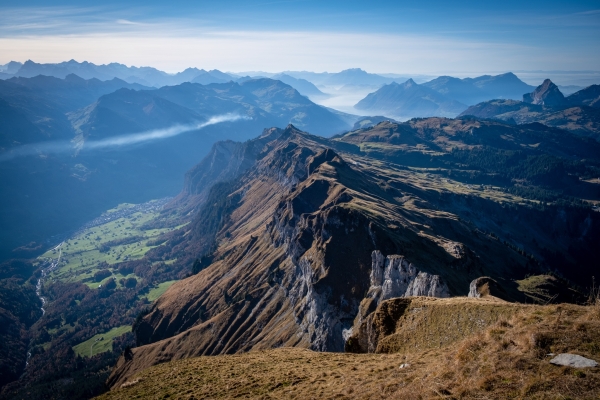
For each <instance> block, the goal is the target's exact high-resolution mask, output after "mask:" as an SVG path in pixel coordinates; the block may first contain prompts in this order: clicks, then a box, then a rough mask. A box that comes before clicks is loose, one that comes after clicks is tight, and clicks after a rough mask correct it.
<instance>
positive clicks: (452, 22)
mask: <svg viewBox="0 0 600 400" xmlns="http://www.w3.org/2000/svg"><path fill="white" fill-rule="evenodd" d="M492 3H493V4H492ZM27 59H32V60H34V61H36V62H60V61H65V60H69V59H76V60H77V61H84V60H87V61H91V62H94V63H109V62H115V61H116V62H121V63H124V64H127V65H136V66H143V65H150V66H154V67H157V68H160V69H163V70H166V71H169V72H177V71H180V70H182V69H184V68H186V67H190V66H195V67H198V68H205V69H212V68H218V69H220V70H223V71H248V70H263V71H282V70H311V71H330V72H335V71H340V70H342V69H346V68H352V67H360V68H363V69H366V70H368V71H369V72H380V73H384V72H390V73H405V74H442V73H444V74H446V73H454V74H456V75H473V74H477V73H493V72H505V71H520V70H521V71H522V70H566V71H581V70H594V71H597V70H600V1H598V0H596V1H570V2H567V1H523V0H521V1H494V2H488V1H481V0H479V1H463V2H448V1H427V0H421V1H373V0H372V1H349V0H345V1H326V0H319V1H312V0H306V1H302V0H296V1H294V0H288V1H286V0H280V1H278V0H272V1H270V0H262V1H261V0H255V1H252V0H250V1H248V0H246V1H228V0H221V1H196V2H192V1H190V2H177V1H164V0H162V1H153V0H145V1H130V2H128V3H127V5H126V6H124V5H123V3H122V2H111V0H109V1H105V2H98V1H97V0H95V1H62V2H61V1H54V2H53V1H48V0H46V1H28V0H19V1H14V0H2V2H1V5H0V64H4V63H6V62H8V61H10V60H17V61H25V60H27Z"/></svg>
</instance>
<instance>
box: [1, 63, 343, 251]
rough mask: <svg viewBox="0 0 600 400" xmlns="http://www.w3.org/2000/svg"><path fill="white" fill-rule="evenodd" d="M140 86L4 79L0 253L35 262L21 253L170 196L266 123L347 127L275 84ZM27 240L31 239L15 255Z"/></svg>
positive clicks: (323, 130) (331, 129)
mask: <svg viewBox="0 0 600 400" xmlns="http://www.w3.org/2000/svg"><path fill="white" fill-rule="evenodd" d="M211 73H212V74H214V71H211ZM140 88H142V87H141V86H139V85H137V84H129V83H126V82H124V81H121V80H118V79H113V80H110V81H99V80H96V79H91V80H84V79H81V78H79V77H76V76H74V75H69V76H67V77H66V78H65V79H58V78H54V77H45V76H36V77H34V78H12V79H9V80H7V81H0V113H1V116H2V119H3V124H2V126H0V146H1V147H2V150H3V152H2V153H1V154H2V156H3V157H4V159H3V160H2V161H1V162H0V178H1V179H2V182H3V185H4V189H5V190H6V193H10V194H11V195H10V196H4V197H3V198H2V200H1V201H0V203H1V204H0V205H1V210H2V212H0V226H1V227H2V228H1V229H0V238H1V239H2V240H1V243H2V244H1V246H0V254H1V256H0V257H2V258H8V257H11V256H19V255H21V256H31V255H32V254H33V253H31V252H29V250H27V249H38V250H37V251H39V249H41V247H39V246H40V244H41V243H42V241H44V240H47V239H48V238H50V237H51V236H53V235H57V234H59V233H65V232H67V231H69V230H72V229H76V228H77V227H78V226H79V225H81V224H82V223H84V222H85V221H87V220H90V219H93V218H94V217H95V216H97V215H98V214H99V213H101V212H102V211H104V210H106V209H108V208H110V207H114V206H115V205H117V204H119V203H123V202H136V203H139V202H144V201H147V200H150V199H153V198H161V197H166V196H171V195H174V194H176V193H177V191H178V190H179V189H180V188H181V184H182V179H183V174H184V172H185V171H186V170H188V169H189V168H190V167H191V166H193V165H194V164H195V163H197V161H198V159H200V158H201V157H203V156H204V155H205V154H206V153H207V152H208V150H209V149H210V146H211V145H212V144H213V143H214V142H215V141H217V140H219V139H224V138H228V139H235V140H246V139H248V138H249V137H251V136H254V135H255V134H256V132H260V131H262V129H263V128H264V127H265V126H274V125H280V126H281V125H283V126H285V125H287V124H288V123H295V124H297V125H298V126H302V127H303V128H304V129H310V130H313V131H315V132H317V133H319V134H322V135H332V134H335V133H339V132H340V131H343V130H346V129H349V128H350V127H351V126H352V123H350V122H346V121H345V120H344V119H342V118H341V117H339V116H338V115H336V114H334V113H332V112H330V111H329V110H327V109H325V108H323V107H321V106H318V105H316V104H314V103H312V102H311V101H310V100H309V99H307V98H306V97H304V96H302V95H300V94H299V93H298V92H297V91H296V90H295V89H293V88H292V87H290V86H288V85H286V84H284V83H282V82H280V81H275V80H271V79H259V80H249V81H247V82H244V83H242V84H238V83H234V82H228V83H221V84H210V85H200V84H192V83H185V84H182V85H178V86H165V87H162V88H161V89H157V90H136V89H140ZM224 114H225V115H229V116H231V117H232V118H233V120H232V121H230V122H227V121H225V122H221V123H219V124H215V125H210V126H206V127H205V128H203V129H202V130H193V128H188V131H189V132H186V133H183V134H181V135H179V136H176V137H171V138H168V139H162V140H155V141H150V142H147V143H138V144H135V145H128V146H127V145H120V146H117V145H114V146H112V147H110V146H109V147H104V148H102V149H97V150H92V149H90V148H89V147H86V146H88V145H90V143H92V142H95V141H98V140H104V139H111V138H112V139H114V138H116V137H119V136H120V135H129V134H138V133H143V132H153V131H156V130H157V129H170V128H173V127H176V126H194V125H197V124H200V123H205V122H206V121H208V120H209V119H211V118H212V117H215V116H222V115H224ZM236 118H237V119H236ZM56 141H60V143H58V144H57V143H56ZM44 143H45V144H44ZM21 145H29V146H30V147H27V148H26V149H25V150H26V151H27V152H28V153H26V154H28V155H27V156H23V157H19V156H18V154H19V151H21V150H22V148H20V147H19V146H21ZM52 146H55V147H58V150H59V152H58V153H56V152H53V151H54V150H53V147H52ZM11 155H15V158H11ZM34 227H35V228H34ZM31 242H37V243H36V244H32V245H30V246H28V247H27V248H21V250H23V251H21V250H19V252H16V253H15V252H12V250H13V249H15V248H17V247H21V246H23V245H26V244H28V243H31ZM42 247H44V246H42Z"/></svg>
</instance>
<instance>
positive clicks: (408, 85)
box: [402, 78, 417, 89]
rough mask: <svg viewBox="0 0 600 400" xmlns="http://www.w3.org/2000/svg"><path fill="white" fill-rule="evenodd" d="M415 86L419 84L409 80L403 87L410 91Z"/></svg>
mask: <svg viewBox="0 0 600 400" xmlns="http://www.w3.org/2000/svg"><path fill="white" fill-rule="evenodd" d="M413 86H417V83H416V82H415V81H413V80H412V78H408V80H407V81H406V82H404V83H403V84H402V87H404V88H405V89H408V88H410V87H413Z"/></svg>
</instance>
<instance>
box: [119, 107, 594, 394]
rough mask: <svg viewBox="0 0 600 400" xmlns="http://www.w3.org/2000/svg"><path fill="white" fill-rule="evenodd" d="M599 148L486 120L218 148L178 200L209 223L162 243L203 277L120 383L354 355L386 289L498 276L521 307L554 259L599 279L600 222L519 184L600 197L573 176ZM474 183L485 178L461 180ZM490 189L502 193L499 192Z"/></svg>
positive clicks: (278, 135) (435, 288)
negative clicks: (527, 286) (203, 365)
mask: <svg viewBox="0 0 600 400" xmlns="http://www.w3.org/2000/svg"><path fill="white" fill-rule="evenodd" d="M359 146H360V147H359ZM599 154H600V144H599V143H597V142H595V141H593V140H591V139H586V138H581V137H579V136H576V135H573V134H570V133H568V132H565V131H562V130H558V129H553V128H548V127H545V126H543V125H541V124H533V125H524V126H519V127H517V126H514V125H509V124H505V123H501V122H498V121H479V120H476V119H473V118H463V119H455V120H450V119H444V118H429V119H418V120H412V121H409V122H407V123H394V122H389V121H384V122H381V123H379V124H377V125H375V126H373V127H371V128H366V129H359V130H356V131H352V132H349V133H347V134H345V135H343V136H341V137H338V138H335V139H333V140H328V139H323V138H321V137H317V136H312V135H309V134H307V133H304V132H301V131H299V130H298V129H296V128H295V127H293V126H288V127H287V128H286V129H277V128H273V129H270V130H266V131H265V132H264V133H263V134H262V135H261V136H260V137H258V138H256V139H253V140H250V141H248V142H245V143H232V142H225V143H219V144H217V145H215V146H214V147H213V149H212V151H211V153H210V154H209V156H207V158H206V159H205V160H204V161H202V162H201V163H200V164H199V165H198V166H196V167H194V168H193V169H192V170H191V171H190V172H189V173H188V174H187V176H186V183H185V186H184V187H185V189H184V191H183V192H182V194H181V195H180V197H179V204H186V207H185V210H186V211H185V213H186V214H187V213H188V212H189V210H190V209H191V208H190V206H189V204H190V203H189V202H192V203H193V202H195V203H196V207H195V210H198V211H197V214H195V216H194V217H193V218H192V221H191V222H190V224H188V225H186V226H185V227H184V228H181V229H180V230H179V231H175V232H172V233H170V234H169V235H168V236H167V237H165V244H164V247H163V248H161V249H157V250H156V254H160V255H161V257H166V258H169V259H172V258H173V257H177V261H176V262H175V263H174V264H173V268H184V266H185V265H188V266H189V265H191V264H192V263H193V260H194V259H195V258H202V259H203V260H205V262H204V266H203V269H202V270H201V271H200V272H199V273H198V274H197V275H194V276H191V277H189V278H187V279H184V280H182V281H180V282H177V283H176V284H174V285H173V286H172V287H171V288H170V289H169V290H168V291H167V292H166V293H165V294H164V295H163V296H162V297H161V298H160V299H159V300H158V301H157V302H156V303H154V304H153V306H152V308H151V310H150V311H149V313H148V314H145V315H142V316H141V317H140V318H139V319H138V321H137V322H136V324H135V325H134V331H135V334H136V338H137V341H138V344H139V345H140V347H137V348H135V349H133V350H132V353H131V354H130V355H128V356H122V357H121V359H120V360H119V363H118V364H117V367H116V368H115V370H114V371H113V374H112V376H111V378H110V380H109V385H111V386H115V387H116V386H118V385H120V384H122V383H124V382H126V381H127V379H128V377H131V376H132V375H133V374H135V373H136V372H139V371H141V370H143V369H145V368H147V367H149V366H151V365H154V364H158V363H162V362H165V361H168V360H174V359H180V358H186V357H193V356H198V355H216V354H230V353H236V352H244V351H249V350H259V349H267V348H274V347H284V346H295V347H303V348H310V349H314V350H320V351H342V350H343V349H344V345H345V339H346V338H347V335H348V334H349V333H348V330H349V329H350V328H351V327H352V325H353V324H355V323H356V319H355V318H359V317H358V315H359V311H360V310H361V309H363V308H361V307H364V309H363V310H366V312H367V313H368V312H371V311H372V310H373V309H374V307H375V306H376V305H377V301H378V300H377V299H379V298H381V299H385V298H386V297H385V296H387V295H386V293H388V294H389V293H396V294H395V295H394V296H393V297H395V296H401V295H406V296H408V295H409V294H405V292H403V291H402V290H404V291H406V293H410V295H428V296H432V295H439V296H448V295H452V296H454V295H465V294H466V293H467V292H468V287H469V282H471V281H472V280H473V279H474V278H476V277H478V276H484V275H485V276H490V277H492V278H493V279H495V280H497V281H501V282H503V284H502V285H503V290H505V291H506V293H507V294H510V296H515V297H516V298H519V296H521V295H522V293H521V294H519V293H520V292H519V290H518V288H517V287H516V285H514V284H511V283H510V282H511V281H512V279H520V277H523V276H525V275H526V274H528V273H535V272H536V271H540V270H544V268H548V266H549V265H552V268H555V267H556V268H557V269H558V270H559V271H560V273H562V274H565V275H566V276H568V277H569V278H570V279H574V280H575V281H577V282H583V281H582V279H587V278H584V277H586V276H589V275H590V274H592V273H593V271H594V270H595V257H596V255H597V254H598V248H597V246H596V243H595V238H597V237H598V235H599V234H600V231H598V229H600V216H599V215H598V214H597V213H591V214H590V212H589V210H581V209H578V208H577V207H573V206H569V205H566V206H565V207H553V206H550V207H547V208H544V207H537V208H535V207H530V206H528V205H527V204H526V203H519V201H517V198H516V197H512V195H510V194H509V193H510V191H508V189H509V188H511V187H513V185H516V186H514V187H517V186H518V187H530V188H534V187H535V188H537V189H539V188H547V189H548V190H554V189H557V188H558V187H560V189H558V190H567V191H569V192H571V193H579V194H580V195H582V194H583V193H584V192H585V193H586V194H585V196H592V197H593V198H599V197H600V193H599V192H598V189H597V188H595V187H593V185H586V184H585V183H583V182H581V181H580V180H579V179H578V178H572V177H570V174H572V173H575V174H576V175H577V174H581V176H583V175H585V173H577V172H574V171H577V170H580V171H581V169H580V168H583V169H587V168H591V169H590V171H591V170H592V169H593V168H594V165H595V163H596V162H598V160H599V159H598V157H599ZM550 160H552V161H550ZM581 160H587V161H581ZM571 163H576V164H577V165H575V164H571ZM569 165H572V167H571V166H569ZM411 166H414V167H427V168H429V169H428V170H429V171H432V170H433V168H437V170H438V171H440V173H439V174H433V175H432V174H427V173H423V172H419V171H418V170H417V169H413V168H411ZM542 166H545V168H544V167H542ZM564 168H566V170H565V169H564ZM444 171H445V172H444ZM473 171H478V176H477V177H475V176H474V175H473ZM472 180H475V181H477V182H480V183H483V185H480V184H479V183H478V184H477V185H476V187H473V186H471V185H464V184H462V183H460V182H468V181H472ZM492 182H493V183H494V186H495V185H499V186H501V187H503V188H505V189H503V190H498V189H493V188H489V189H488V184H489V183H492ZM517 182H519V183H518V184H517ZM559 182H560V183H559ZM557 185H558V186H557ZM537 189H536V190H537ZM511 190H512V189H511ZM524 193H525V192H522V194H523V195H524ZM531 193H533V192H530V194H531ZM504 196H507V197H504ZM186 198H187V199H188V201H187V202H186ZM504 202H509V203H510V204H511V206H510V207H506V206H505V205H503V203H504ZM169 212H173V209H170V211H169ZM561 221H563V222H561ZM564 221H570V222H568V223H567V225H568V226H580V228H578V229H575V230H573V231H570V230H569V228H567V225H565V223H564ZM583 221H588V222H586V223H584V222H583ZM578 224H582V225H578ZM209 227H210V228H209ZM586 227H588V228H586ZM556 235H561V241H560V242H557V241H556V240H555V237H556ZM514 243H518V246H516V245H514ZM575 247H577V249H578V250H577V251H573V250H574V249H575ZM529 254H531V255H533V256H530V255H529ZM557 254H560V255H561V256H558V255H557ZM387 255H392V256H390V257H388V261H385V259H386V258H385V256H387ZM149 257H150V258H148V259H147V260H145V261H144V260H143V261H140V262H141V263H151V262H152V258H151V257H152V256H151V255H150V256H149ZM532 257H533V258H532ZM561 257H564V258H561ZM533 259H537V260H541V261H540V262H539V263H536V262H534V261H532V260H533ZM558 259H561V260H562V261H561V262H558V263H557V262H556V261H557V260H558ZM206 260H208V261H206ZM384 261H385V263H386V264H385V265H386V268H388V267H389V268H392V267H391V265H392V264H393V263H396V264H394V265H396V268H397V271H398V272H396V273H397V274H399V275H398V277H397V279H398V281H397V282H398V283H397V287H396V286H393V287H392V286H389V285H390V284H389V283H386V284H384V286H385V285H388V286H385V287H383V288H382V287H381V286H377V285H378V284H377V282H378V281H377V276H378V275H377V274H378V272H377V270H376V268H378V266H381V268H383V265H384ZM388 272H389V271H388ZM388 272H385V273H386V274H387V273H388ZM381 273H382V274H383V273H384V272H383V271H382V272H381ZM393 273H394V272H389V274H393ZM402 274H405V275H402ZM386 276H387V275H386ZM390 276H392V275H390ZM417 277H418V279H417ZM386 279H396V278H393V277H388V278H386ZM402 279H405V280H404V281H402ZM394 282H396V281H394ZM402 282H404V283H402ZM409 283H410V284H409ZM393 285H396V284H393ZM402 285H404V286H402ZM402 288H403V289H402ZM367 293H370V294H369V295H368V294H367ZM371 295H372V296H371ZM374 299H375V300H374ZM368 304H370V306H369V305H368ZM369 307H371V308H369ZM367 309H368V310H371V311H368V310H367ZM360 312H362V311H360ZM355 326H356V325H355Z"/></svg>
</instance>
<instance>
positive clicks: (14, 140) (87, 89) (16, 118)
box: [0, 74, 148, 149]
mask: <svg viewBox="0 0 600 400" xmlns="http://www.w3.org/2000/svg"><path fill="white" fill-rule="evenodd" d="M121 88H127V89H136V90H140V89H148V88H147V87H145V86H141V85H138V84H130V83H127V82H125V81H123V80H120V79H117V78H113V79H111V80H108V81H100V80H98V79H95V78H94V79H89V80H85V79H82V78H80V77H78V76H76V75H73V74H69V75H67V76H66V77H65V78H64V79H59V78H55V77H51V76H42V75H39V76H36V77H34V78H20V77H19V78H11V79H8V80H5V81H0V102H1V104H2V105H1V106H0V107H1V108H2V110H1V111H0V119H1V120H2V121H3V124H2V126H0V147H2V148H4V149H6V148H8V147H12V146H15V145H19V144H28V143H35V142H39V141H44V140H51V139H71V138H72V137H73V134H72V133H73V129H72V126H71V123H70V122H69V118H68V116H67V113H69V112H72V111H75V110H78V109H80V108H82V107H85V106H87V105H88V104H90V103H92V102H94V101H95V100H96V99H98V97H100V96H102V95H105V94H107V93H111V92H114V91H116V90H118V89H121Z"/></svg>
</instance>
